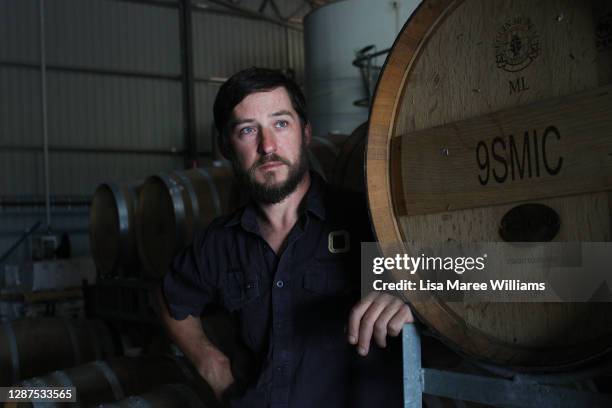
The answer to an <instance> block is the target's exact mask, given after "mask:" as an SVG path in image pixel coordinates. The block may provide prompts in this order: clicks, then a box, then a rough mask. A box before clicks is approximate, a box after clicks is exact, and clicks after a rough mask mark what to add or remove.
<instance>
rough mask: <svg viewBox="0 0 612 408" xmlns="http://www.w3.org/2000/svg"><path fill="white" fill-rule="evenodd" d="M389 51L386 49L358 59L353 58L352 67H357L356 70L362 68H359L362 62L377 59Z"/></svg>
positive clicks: (389, 49)
mask: <svg viewBox="0 0 612 408" xmlns="http://www.w3.org/2000/svg"><path fill="white" fill-rule="evenodd" d="M389 51H391V48H386V49H384V50H380V51H376V52H374V53H372V54H366V55H363V56H361V57H359V58H355V59H354V60H353V65H354V66H356V67H358V68H363V67H362V66H361V63H362V62H364V61H368V60H371V59H372V58H374V57H378V56H380V55H383V54H387V53H388V52H389Z"/></svg>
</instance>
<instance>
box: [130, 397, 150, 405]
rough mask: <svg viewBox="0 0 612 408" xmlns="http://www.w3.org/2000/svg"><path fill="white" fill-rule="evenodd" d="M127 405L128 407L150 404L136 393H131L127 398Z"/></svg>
mask: <svg viewBox="0 0 612 408" xmlns="http://www.w3.org/2000/svg"><path fill="white" fill-rule="evenodd" d="M127 406H128V407H130V408H149V407H151V404H150V403H149V401H147V400H146V399H144V398H142V397H140V396H138V395H132V396H131V397H128V399H127Z"/></svg>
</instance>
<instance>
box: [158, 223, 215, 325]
mask: <svg viewBox="0 0 612 408" xmlns="http://www.w3.org/2000/svg"><path fill="white" fill-rule="evenodd" d="M209 229H210V228H209ZM209 229H208V230H205V231H201V232H198V233H196V235H195V237H194V240H193V243H192V244H191V245H189V246H188V247H186V248H185V249H183V250H182V251H180V252H179V253H178V254H177V255H176V256H175V257H174V259H173V260H172V263H171V264H170V268H169V269H168V272H166V275H165V276H164V279H163V282H162V292H163V294H164V298H165V299H166V304H167V306H168V311H169V312H170V316H172V317H173V318H174V319H176V320H183V319H185V318H186V317H187V316H188V315H192V316H194V317H199V316H200V315H201V314H202V311H203V310H204V308H205V307H206V306H207V305H208V304H210V303H213V302H216V297H217V289H216V287H215V285H214V284H213V282H214V281H215V279H214V278H213V275H214V273H215V271H214V270H212V268H211V267H210V263H209V262H207V258H208V257H207V256H206V250H207V247H209V246H210V245H209V243H208V242H207V241H209V240H210V234H209V232H210V231H209Z"/></svg>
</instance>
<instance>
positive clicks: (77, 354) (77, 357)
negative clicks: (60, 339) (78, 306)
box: [62, 318, 84, 365]
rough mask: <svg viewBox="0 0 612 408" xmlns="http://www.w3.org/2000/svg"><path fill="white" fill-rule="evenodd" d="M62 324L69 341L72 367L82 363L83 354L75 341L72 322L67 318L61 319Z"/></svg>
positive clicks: (76, 340)
mask: <svg viewBox="0 0 612 408" xmlns="http://www.w3.org/2000/svg"><path fill="white" fill-rule="evenodd" d="M62 323H63V324H64V327H65V328H66V331H67V332H68V338H69V339H70V346H71V349H72V357H73V359H72V362H73V364H74V365H77V364H81V363H83V362H84V361H83V353H82V351H81V345H80V343H79V341H78V339H77V335H76V332H75V329H74V326H73V324H72V320H70V319H69V318H63V319H62Z"/></svg>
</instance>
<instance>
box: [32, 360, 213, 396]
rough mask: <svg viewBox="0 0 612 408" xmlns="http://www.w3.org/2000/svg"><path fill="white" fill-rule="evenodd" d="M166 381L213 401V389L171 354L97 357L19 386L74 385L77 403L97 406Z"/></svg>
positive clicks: (155, 386)
mask: <svg viewBox="0 0 612 408" xmlns="http://www.w3.org/2000/svg"><path fill="white" fill-rule="evenodd" d="M167 383H184V384H189V385H190V386H191V387H192V388H193V389H194V390H196V392H197V395H198V396H199V397H200V399H202V400H203V401H205V402H207V401H209V402H214V401H215V399H214V395H213V393H212V389H210V387H209V386H208V385H207V384H206V383H205V382H204V381H203V380H201V379H200V378H199V377H198V375H197V374H196V372H195V371H194V370H193V369H192V368H191V366H189V365H188V364H187V362H186V361H185V360H184V359H182V358H178V357H171V356H140V357H116V358H113V359H109V360H106V361H103V360H98V361H94V362H91V363H88V364H84V365H80V366H77V367H71V368H68V369H66V370H63V371H54V372H52V373H48V374H46V375H44V376H40V377H33V378H29V379H27V380H25V381H23V383H22V385H23V386H27V387H75V388H76V395H77V401H78V402H79V405H80V406H97V405H98V404H100V403H103V402H112V401H121V400H124V399H126V398H127V397H129V396H131V395H138V394H142V393H145V392H147V391H149V390H151V389H154V388H157V387H159V386H161V385H163V384H167ZM203 406H206V404H204V405H203Z"/></svg>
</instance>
